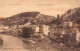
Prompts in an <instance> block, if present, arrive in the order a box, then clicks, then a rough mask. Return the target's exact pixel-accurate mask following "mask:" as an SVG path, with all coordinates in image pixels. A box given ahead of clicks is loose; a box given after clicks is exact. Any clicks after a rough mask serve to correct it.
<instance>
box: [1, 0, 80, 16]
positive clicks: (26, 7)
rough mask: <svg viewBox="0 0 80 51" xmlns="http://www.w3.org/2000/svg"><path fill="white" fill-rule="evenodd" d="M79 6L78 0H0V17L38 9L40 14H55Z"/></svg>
mask: <svg viewBox="0 0 80 51" xmlns="http://www.w3.org/2000/svg"><path fill="white" fill-rule="evenodd" d="M79 6H80V0H0V17H9V16H12V15H15V14H18V13H21V12H27V11H39V12H41V13H42V14H46V15H52V16H56V15H57V14H63V13H64V12H65V11H67V10H68V9H70V8H71V9H72V8H76V7H79Z"/></svg>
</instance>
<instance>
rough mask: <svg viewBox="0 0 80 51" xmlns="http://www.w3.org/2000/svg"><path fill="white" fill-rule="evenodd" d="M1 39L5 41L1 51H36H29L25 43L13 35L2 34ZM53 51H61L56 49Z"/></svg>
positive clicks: (38, 50)
mask: <svg viewBox="0 0 80 51" xmlns="http://www.w3.org/2000/svg"><path fill="white" fill-rule="evenodd" d="M0 37H1V38H2V39H3V41H4V43H3V45H2V46H1V47H0V51H34V50H29V49H27V46H26V45H25V43H24V42H23V41H22V40H21V39H20V38H18V37H14V36H11V35H4V34H0ZM53 49H54V50H51V51H59V50H57V49H55V48H53ZM36 51H46V50H43V49H36Z"/></svg>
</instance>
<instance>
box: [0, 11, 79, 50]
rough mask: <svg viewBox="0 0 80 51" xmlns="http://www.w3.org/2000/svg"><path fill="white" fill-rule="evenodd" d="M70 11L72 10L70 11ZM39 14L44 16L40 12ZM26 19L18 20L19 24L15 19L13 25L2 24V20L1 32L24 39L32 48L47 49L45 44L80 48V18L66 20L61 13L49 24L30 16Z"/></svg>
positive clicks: (50, 46) (51, 47) (51, 46)
mask: <svg viewBox="0 0 80 51" xmlns="http://www.w3.org/2000/svg"><path fill="white" fill-rule="evenodd" d="M70 11H71V10H69V11H68V12H70ZM38 15H39V16H42V15H40V14H38ZM32 16H33V15H32ZM39 16H38V17H39ZM38 17H36V18H38ZM45 18H46V17H45ZM49 18H50V17H49ZM49 18H47V19H49ZM17 19H18V18H16V20H17ZM19 19H20V17H19ZM24 19H25V17H24V18H23V19H22V20H18V21H19V24H18V22H17V21H15V24H14V25H13V23H14V22H11V23H10V24H12V25H10V24H9V25H5V24H7V23H6V22H4V23H5V24H2V23H3V21H1V22H0V34H6V35H12V36H15V37H18V38H20V39H22V40H23V41H24V42H25V43H26V45H27V46H29V48H30V49H31V48H32V49H34V48H36V47H40V48H44V49H45V48H46V47H45V46H47V48H46V49H53V46H54V47H56V48H59V49H60V48H62V49H64V48H67V47H68V48H80V20H74V21H73V20H70V19H69V18H68V19H66V20H65V19H63V18H62V16H60V15H59V14H58V15H57V18H55V19H54V20H52V21H51V22H50V23H48V24H46V23H43V22H40V21H39V20H42V19H39V20H38V19H32V18H30V17H27V19H25V20H24ZM51 19H52V18H51ZM4 20H5V19H4ZM9 20H10V19H9ZM24 21H26V23H24V24H21V22H24ZM43 21H44V22H45V21H46V20H44V19H43ZM0 39H1V38H0Z"/></svg>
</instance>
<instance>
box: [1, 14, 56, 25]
mask: <svg viewBox="0 0 80 51" xmlns="http://www.w3.org/2000/svg"><path fill="white" fill-rule="evenodd" d="M53 19H55V17H54V16H48V15H44V14H40V12H24V13H19V14H16V15H13V16H11V17H8V18H5V19H4V21H2V24H3V25H23V24H25V23H27V22H28V21H30V22H31V23H33V22H34V20H36V22H37V23H38V24H44V23H45V24H47V23H49V22H51V21H52V20H53Z"/></svg>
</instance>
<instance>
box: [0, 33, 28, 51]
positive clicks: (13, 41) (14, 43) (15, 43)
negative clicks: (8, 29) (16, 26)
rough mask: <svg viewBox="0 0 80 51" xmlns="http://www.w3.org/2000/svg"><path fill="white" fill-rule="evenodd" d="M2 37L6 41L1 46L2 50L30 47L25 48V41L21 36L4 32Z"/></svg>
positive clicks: (13, 50) (25, 50) (24, 50)
mask: <svg viewBox="0 0 80 51" xmlns="http://www.w3.org/2000/svg"><path fill="white" fill-rule="evenodd" d="M0 37H2V39H3V41H4V43H3V45H2V46H1V47H0V51H28V49H27V48H25V47H26V46H25V43H24V42H23V41H22V40H21V39H20V38H17V37H14V36H11V35H3V34H0Z"/></svg>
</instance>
